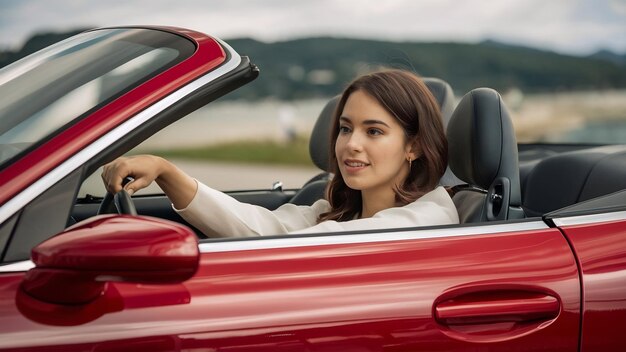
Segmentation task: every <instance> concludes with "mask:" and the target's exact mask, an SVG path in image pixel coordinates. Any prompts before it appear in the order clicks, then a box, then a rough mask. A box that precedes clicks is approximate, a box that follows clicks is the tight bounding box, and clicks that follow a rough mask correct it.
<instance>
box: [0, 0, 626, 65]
mask: <svg viewBox="0 0 626 352" xmlns="http://www.w3.org/2000/svg"><path fill="white" fill-rule="evenodd" d="M142 24H149V25H172V26H177V27H184V28H189V29H193V30H197V31H200V32H204V33H207V34H210V35H213V36H217V37H219V38H222V39H229V38H240V37H251V38H254V39H258V40H262V41H266V42H273V41H281V40H288V39H293V38H303V37H310V36H335V37H351V38H368V39H381V40H392V41H420V42H423V41H446V42H470V43H472V42H480V41H482V40H486V39H491V40H497V41H501V42H505V43H509V44H516V45H523V46H529V47H535V48H539V49H546V50H552V51H556V52H560V53H565V54H573V55H588V54H591V53H594V52H596V51H598V50H601V49H608V50H611V51H614V52H616V53H620V54H626V0H376V1H369V0H368V1H365V0H361V1H358V0H317V1H315V0H257V1H254V0H220V1H215V0H122V1H120V0H0V49H5V50H6V49H13V50H14V49H18V48H19V47H20V46H21V45H22V44H23V43H24V41H25V40H26V39H27V38H28V37H30V36H31V35H32V34H34V33H37V32H47V31H65V30H71V29H75V28H95V27H105V26H115V25H142Z"/></svg>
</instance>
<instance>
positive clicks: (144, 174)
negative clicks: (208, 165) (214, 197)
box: [102, 155, 198, 209]
mask: <svg viewBox="0 0 626 352" xmlns="http://www.w3.org/2000/svg"><path fill="white" fill-rule="evenodd" d="M125 177H132V178H133V179H134V180H133V181H131V182H129V183H128V184H126V186H124V189H125V190H126V191H127V192H129V193H130V194H131V195H132V194H133V193H135V192H137V191H138V190H140V189H142V188H145V187H148V186H149V185H150V184H151V183H152V181H155V182H156V183H157V184H158V185H159V187H161V189H162V190H163V192H165V195H166V196H167V197H168V198H169V199H170V201H171V202H172V204H173V205H174V207H175V208H177V209H183V208H185V207H187V205H189V203H191V200H192V199H193V197H194V196H195V194H196V191H197V187H198V186H197V184H196V181H195V180H194V179H193V178H191V177H190V176H189V175H187V174H186V173H184V172H183V171H182V170H180V169H179V168H177V167H176V165H174V164H172V163H170V162H169V161H167V160H165V159H163V158H161V157H158V156H153V155H138V156H132V157H121V158H118V159H115V160H114V161H112V162H111V163H109V164H106V165H104V170H103V171H102V180H103V181H104V185H105V187H106V189H107V191H109V192H111V193H117V192H119V191H120V190H121V189H122V180H123V179H124V178H125Z"/></svg>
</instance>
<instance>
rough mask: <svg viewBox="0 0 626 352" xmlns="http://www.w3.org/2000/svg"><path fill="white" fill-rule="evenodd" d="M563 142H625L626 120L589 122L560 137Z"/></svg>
mask: <svg viewBox="0 0 626 352" xmlns="http://www.w3.org/2000/svg"><path fill="white" fill-rule="evenodd" d="M559 141H560V142H562V143H590V144H625V143H626V120H623V119H622V120H619V119H609V120H607V121H592V122H587V123H585V124H584V126H582V127H581V128H577V129H575V130H572V131H569V132H567V133H565V134H563V135H562V136H560V137H559Z"/></svg>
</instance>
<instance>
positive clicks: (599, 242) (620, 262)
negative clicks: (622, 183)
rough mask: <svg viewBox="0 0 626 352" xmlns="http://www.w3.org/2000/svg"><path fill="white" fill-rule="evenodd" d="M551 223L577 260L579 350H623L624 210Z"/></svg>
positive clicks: (625, 340)
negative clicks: (580, 295) (580, 312)
mask: <svg viewBox="0 0 626 352" xmlns="http://www.w3.org/2000/svg"><path fill="white" fill-rule="evenodd" d="M622 193H624V192H622ZM622 204H623V203H622ZM554 222H555V223H556V224H557V225H559V227H560V228H561V230H562V231H563V233H564V234H565V236H566V237H567V239H568V240H569V241H570V242H571V245H572V247H573V249H574V251H575V252H576V255H577V257H578V260H579V265H580V271H581V278H582V296H583V298H584V299H583V303H582V317H583V319H582V339H581V350H582V351H619V350H622V349H624V346H626V336H624V334H623V327H624V323H625V322H626V211H623V210H621V211H615V212H607V213H600V214H591V215H577V216H565V217H559V218H555V219H554Z"/></svg>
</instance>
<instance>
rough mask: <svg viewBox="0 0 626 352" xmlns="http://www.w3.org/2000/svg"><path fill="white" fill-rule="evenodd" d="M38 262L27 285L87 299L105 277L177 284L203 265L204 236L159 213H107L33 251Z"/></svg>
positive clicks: (35, 292) (61, 299) (40, 295)
mask: <svg viewBox="0 0 626 352" xmlns="http://www.w3.org/2000/svg"><path fill="white" fill-rule="evenodd" d="M31 258H32V260H33V262H34V263H35V265H36V267H35V268H33V269H31V270H30V271H29V272H28V273H26V276H25V278H24V282H23V283H22V289H23V290H24V291H25V292H26V293H27V294H29V295H31V296H33V297H35V298H37V299H39V300H41V301H43V302H48V303H58V304H72V305H76V304H85V303H88V302H91V301H93V300H95V299H96V298H98V297H99V296H101V294H102V292H103V290H104V282H106V281H112V282H129V281H130V282H135V283H137V282H143V283H146V282H148V283H175V282H181V281H184V280H187V279H189V278H190V277H191V276H193V274H194V273H195V272H196V270H197V268H198V260H199V252H198V240H197V238H196V235H195V233H194V232H193V231H191V230H190V229H189V228H188V227H186V226H184V225H180V224H178V223H174V222H170V221H166V220H161V219H157V218H148V217H136V216H124V215H101V216H96V217H93V218H91V219H89V220H87V221H84V222H82V223H80V224H77V225H76V226H74V227H71V228H70V229H68V230H67V231H65V232H64V233H62V234H60V235H57V236H55V237H53V238H51V239H49V240H47V241H45V242H43V243H41V244H40V245H38V246H37V247H35V248H34V249H33V250H32V255H31Z"/></svg>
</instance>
